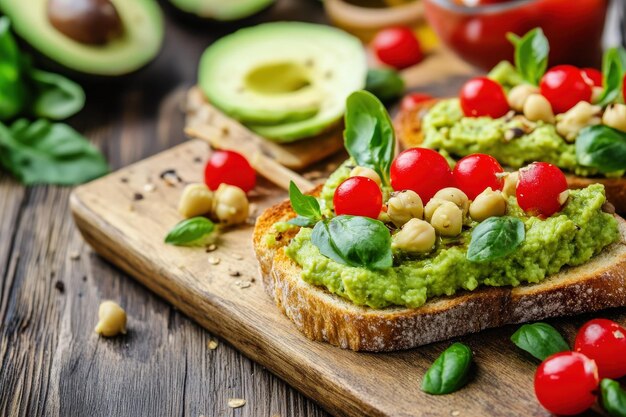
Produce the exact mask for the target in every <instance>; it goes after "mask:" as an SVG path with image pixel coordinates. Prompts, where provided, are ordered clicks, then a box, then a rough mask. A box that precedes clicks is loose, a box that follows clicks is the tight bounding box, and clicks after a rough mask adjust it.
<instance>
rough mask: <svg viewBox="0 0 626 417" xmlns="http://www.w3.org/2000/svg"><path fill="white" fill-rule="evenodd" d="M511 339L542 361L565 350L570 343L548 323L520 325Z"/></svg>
mask: <svg viewBox="0 0 626 417" xmlns="http://www.w3.org/2000/svg"><path fill="white" fill-rule="evenodd" d="M511 341H512V342H513V343H515V346H517V347H518V348H520V349H522V350H525V351H526V352H528V353H530V354H531V355H533V356H534V357H535V358H537V359H539V360H540V361H543V360H545V359H546V358H547V357H548V356H551V355H554V354H555V353H559V352H565V351H568V350H569V349H570V347H569V345H568V344H567V342H566V341H565V339H563V336H561V333H559V332H558V331H557V330H556V329H555V328H554V327H552V326H550V325H549V324H546V323H533V324H525V325H523V326H522V327H520V328H519V329H518V330H517V331H516V332H515V333H513V336H511Z"/></svg>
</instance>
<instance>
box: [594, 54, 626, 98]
mask: <svg viewBox="0 0 626 417" xmlns="http://www.w3.org/2000/svg"><path fill="white" fill-rule="evenodd" d="M624 71H626V50H624V49H623V48H611V49H608V50H607V51H606V52H605V53H604V56H603V57H602V85H603V86H604V90H603V91H602V95H601V96H600V98H599V99H598V103H597V104H599V105H601V106H606V105H607V104H610V103H615V102H616V101H617V100H618V99H619V97H620V94H621V93H622V82H623V79H624V78H623V77H624Z"/></svg>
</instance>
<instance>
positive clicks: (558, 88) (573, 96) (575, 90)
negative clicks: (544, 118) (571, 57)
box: [539, 65, 591, 114]
mask: <svg viewBox="0 0 626 417" xmlns="http://www.w3.org/2000/svg"><path fill="white" fill-rule="evenodd" d="M539 88H540V89H541V94H543V96H544V97H545V98H547V99H548V101H549V102H550V104H551V105H552V110H553V111H554V113H556V114H559V113H565V112H566V111H568V110H569V109H571V108H572V107H574V106H575V105H576V104H577V103H578V102H579V101H591V86H590V85H589V84H587V82H586V81H585V78H584V77H583V75H582V73H581V72H580V70H579V69H578V68H576V67H574V66H572V65H557V66H556V67H554V68H551V69H549V70H548V72H546V73H545V74H544V75H543V77H542V78H541V83H540V84H539Z"/></svg>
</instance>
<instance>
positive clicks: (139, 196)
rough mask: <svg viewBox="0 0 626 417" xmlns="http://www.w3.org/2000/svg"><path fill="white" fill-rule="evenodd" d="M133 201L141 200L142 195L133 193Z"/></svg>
mask: <svg viewBox="0 0 626 417" xmlns="http://www.w3.org/2000/svg"><path fill="white" fill-rule="evenodd" d="M133 200H134V201H139V200H143V194H141V193H135V194H133Z"/></svg>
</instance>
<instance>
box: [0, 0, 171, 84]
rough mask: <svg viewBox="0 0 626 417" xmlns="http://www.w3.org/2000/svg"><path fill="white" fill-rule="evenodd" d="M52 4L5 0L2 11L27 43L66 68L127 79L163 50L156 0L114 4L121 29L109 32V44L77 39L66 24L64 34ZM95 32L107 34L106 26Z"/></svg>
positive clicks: (66, 0)
mask: <svg viewBox="0 0 626 417" xmlns="http://www.w3.org/2000/svg"><path fill="white" fill-rule="evenodd" d="M49 1H51V0H28V1H21V0H0V10H2V12H3V13H4V14H5V15H7V16H8V17H9V18H10V19H11V22H12V25H13V29H14V30H15V32H16V33H17V34H18V35H19V36H20V37H21V38H22V39H23V40H25V41H26V42H27V43H28V44H30V45H31V46H32V47H33V48H34V49H35V50H37V51H38V52H39V53H41V54H42V55H44V56H46V57H48V58H49V59H51V60H52V61H55V62H56V63H58V64H60V65H61V66H63V67H65V68H68V69H70V70H72V71H76V72H79V73H84V74H92V75H102V76H117V75H123V74H128V73H131V72H133V71H135V70H137V69H139V68H141V67H143V66H144V65H146V64H147V63H148V62H150V61H151V60H152V59H154V58H155V57H156V55H157V54H158V53H159V51H160V49H161V45H162V43H163V34H164V30H163V16H162V14H161V9H160V8H159V5H158V4H157V3H156V1H155V0H132V1H129V0H110V3H111V4H112V5H113V6H114V9H115V11H116V12H117V16H118V17H119V22H117V24H118V25H119V27H117V28H115V30H111V31H110V32H111V34H110V35H111V36H109V33H105V34H104V35H106V38H102V39H101V37H100V36H95V37H94V36H83V37H82V38H81V37H80V36H76V35H74V34H72V30H73V29H75V27H76V25H75V24H72V22H71V21H68V22H66V28H67V29H68V30H66V32H65V33H63V32H62V31H61V30H59V28H58V27H55V26H54V25H53V24H52V22H51V19H50V15H49V9H48V6H49ZM106 1H107V2H109V0H106ZM73 2H77V3H74V4H73ZM98 3H101V2H99V1H98ZM57 4H61V6H63V7H66V6H67V7H70V8H74V10H79V9H80V7H83V6H84V4H85V1H84V0H61V1H59V0H57ZM109 7H110V4H109ZM57 26H58V25H57ZM85 27H87V28H89V27H90V26H85ZM92 27H93V28H97V29H99V30H103V29H102V28H101V25H100V26H99V25H97V24H94V25H92ZM94 30H96V29H94ZM84 35H93V34H90V33H86V34H84ZM96 35H102V34H97V33H96Z"/></svg>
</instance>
